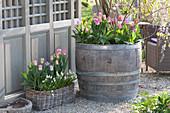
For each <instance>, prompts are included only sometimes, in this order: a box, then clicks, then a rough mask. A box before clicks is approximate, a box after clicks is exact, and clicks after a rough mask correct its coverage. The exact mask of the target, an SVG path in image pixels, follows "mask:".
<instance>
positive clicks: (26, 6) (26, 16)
mask: <svg viewBox="0 0 170 113" xmlns="http://www.w3.org/2000/svg"><path fill="white" fill-rule="evenodd" d="M21 3H22V4H23V7H24V13H23V15H24V20H25V21H24V24H25V37H24V40H23V41H24V45H25V53H24V55H25V57H24V66H25V67H24V71H25V72H27V71H28V70H27V66H28V65H29V64H30V61H31V45H30V44H31V37H30V20H29V0H24V1H23V2H21Z"/></svg>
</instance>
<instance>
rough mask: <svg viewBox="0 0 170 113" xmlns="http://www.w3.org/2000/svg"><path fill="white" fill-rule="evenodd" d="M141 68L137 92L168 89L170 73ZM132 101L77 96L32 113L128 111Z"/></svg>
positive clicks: (158, 91)
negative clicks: (67, 101) (105, 100)
mask: <svg viewBox="0 0 170 113" xmlns="http://www.w3.org/2000/svg"><path fill="white" fill-rule="evenodd" d="M142 69H143V74H141V79H140V86H139V92H138V93H139V94H141V93H142V92H149V93H150V94H151V95H155V94H161V93H162V92H164V91H170V73H166V74H161V75H160V76H159V77H157V74H156V73H155V71H154V70H152V69H149V71H148V72H146V71H145V66H144V65H142ZM76 90H77V88H76ZM133 101H135V99H132V100H128V101H124V102H119V103H104V102H95V101H90V100H86V99H84V98H81V97H79V96H78V97H76V100H75V102H73V103H70V104H65V105H62V106H57V107H55V108H53V109H50V110H47V111H43V112H42V111H39V112H38V111H33V113H129V112H130V110H131V105H130V103H131V102H133Z"/></svg>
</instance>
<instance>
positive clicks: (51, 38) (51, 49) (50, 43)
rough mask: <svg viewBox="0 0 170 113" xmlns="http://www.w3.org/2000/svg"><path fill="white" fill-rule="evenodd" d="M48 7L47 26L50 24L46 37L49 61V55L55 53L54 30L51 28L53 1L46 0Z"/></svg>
mask: <svg viewBox="0 0 170 113" xmlns="http://www.w3.org/2000/svg"><path fill="white" fill-rule="evenodd" d="M48 6H49V10H48V11H49V12H48V14H49V17H48V18H49V24H50V31H49V37H47V54H48V56H47V58H48V59H50V55H51V54H53V53H54V52H55V48H54V47H55V46H54V42H55V41H54V28H53V0H48Z"/></svg>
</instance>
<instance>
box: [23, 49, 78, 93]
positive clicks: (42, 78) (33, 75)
mask: <svg viewBox="0 0 170 113" xmlns="http://www.w3.org/2000/svg"><path fill="white" fill-rule="evenodd" d="M58 50H59V52H57V53H56V54H54V55H52V56H51V61H50V62H46V63H45V62H44V58H41V60H40V62H41V63H40V65H37V61H36V60H35V61H33V63H32V62H31V63H30V66H28V73H22V76H23V78H24V82H23V83H22V84H21V85H24V86H29V87H30V88H31V89H33V90H37V91H50V90H55V89H58V88H60V87H65V86H69V85H70V84H72V82H73V81H74V80H75V79H76V77H75V74H74V73H73V72H71V71H70V70H69V72H66V67H67V64H68V57H67V55H66V50H64V51H63V53H61V50H60V49H58ZM58 50H57V51H58ZM42 59H43V60H42ZM35 62H36V63H35Z"/></svg>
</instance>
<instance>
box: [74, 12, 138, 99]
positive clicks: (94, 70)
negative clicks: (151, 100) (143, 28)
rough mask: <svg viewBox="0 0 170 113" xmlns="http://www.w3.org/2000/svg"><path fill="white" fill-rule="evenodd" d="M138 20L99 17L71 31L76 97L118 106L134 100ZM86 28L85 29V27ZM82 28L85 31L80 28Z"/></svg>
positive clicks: (136, 74)
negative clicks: (74, 55) (77, 89)
mask: <svg viewBox="0 0 170 113" xmlns="http://www.w3.org/2000/svg"><path fill="white" fill-rule="evenodd" d="M138 22H139V19H135V20H134V21H129V22H128V19H127V18H126V16H124V17H123V16H122V15H119V16H118V18H117V19H116V18H113V19H111V17H106V15H103V14H102V13H99V15H98V17H97V18H94V19H91V21H90V22H88V24H86V23H85V22H82V23H81V22H80V21H78V22H77V24H78V26H76V27H75V30H73V32H74V35H71V36H72V37H74V38H75V39H76V41H77V44H76V68H77V76H78V82H79V88H80V95H81V96H82V97H85V98H87V99H90V100H94V101H104V102H118V101H123V100H127V99H131V98H134V97H136V96H137V92H138V85H139V79H140V71H139V70H140V63H141V43H140V41H139V40H140V39H141V35H140V29H139V25H138ZM85 24H86V25H85ZM84 26H85V27H84Z"/></svg>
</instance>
